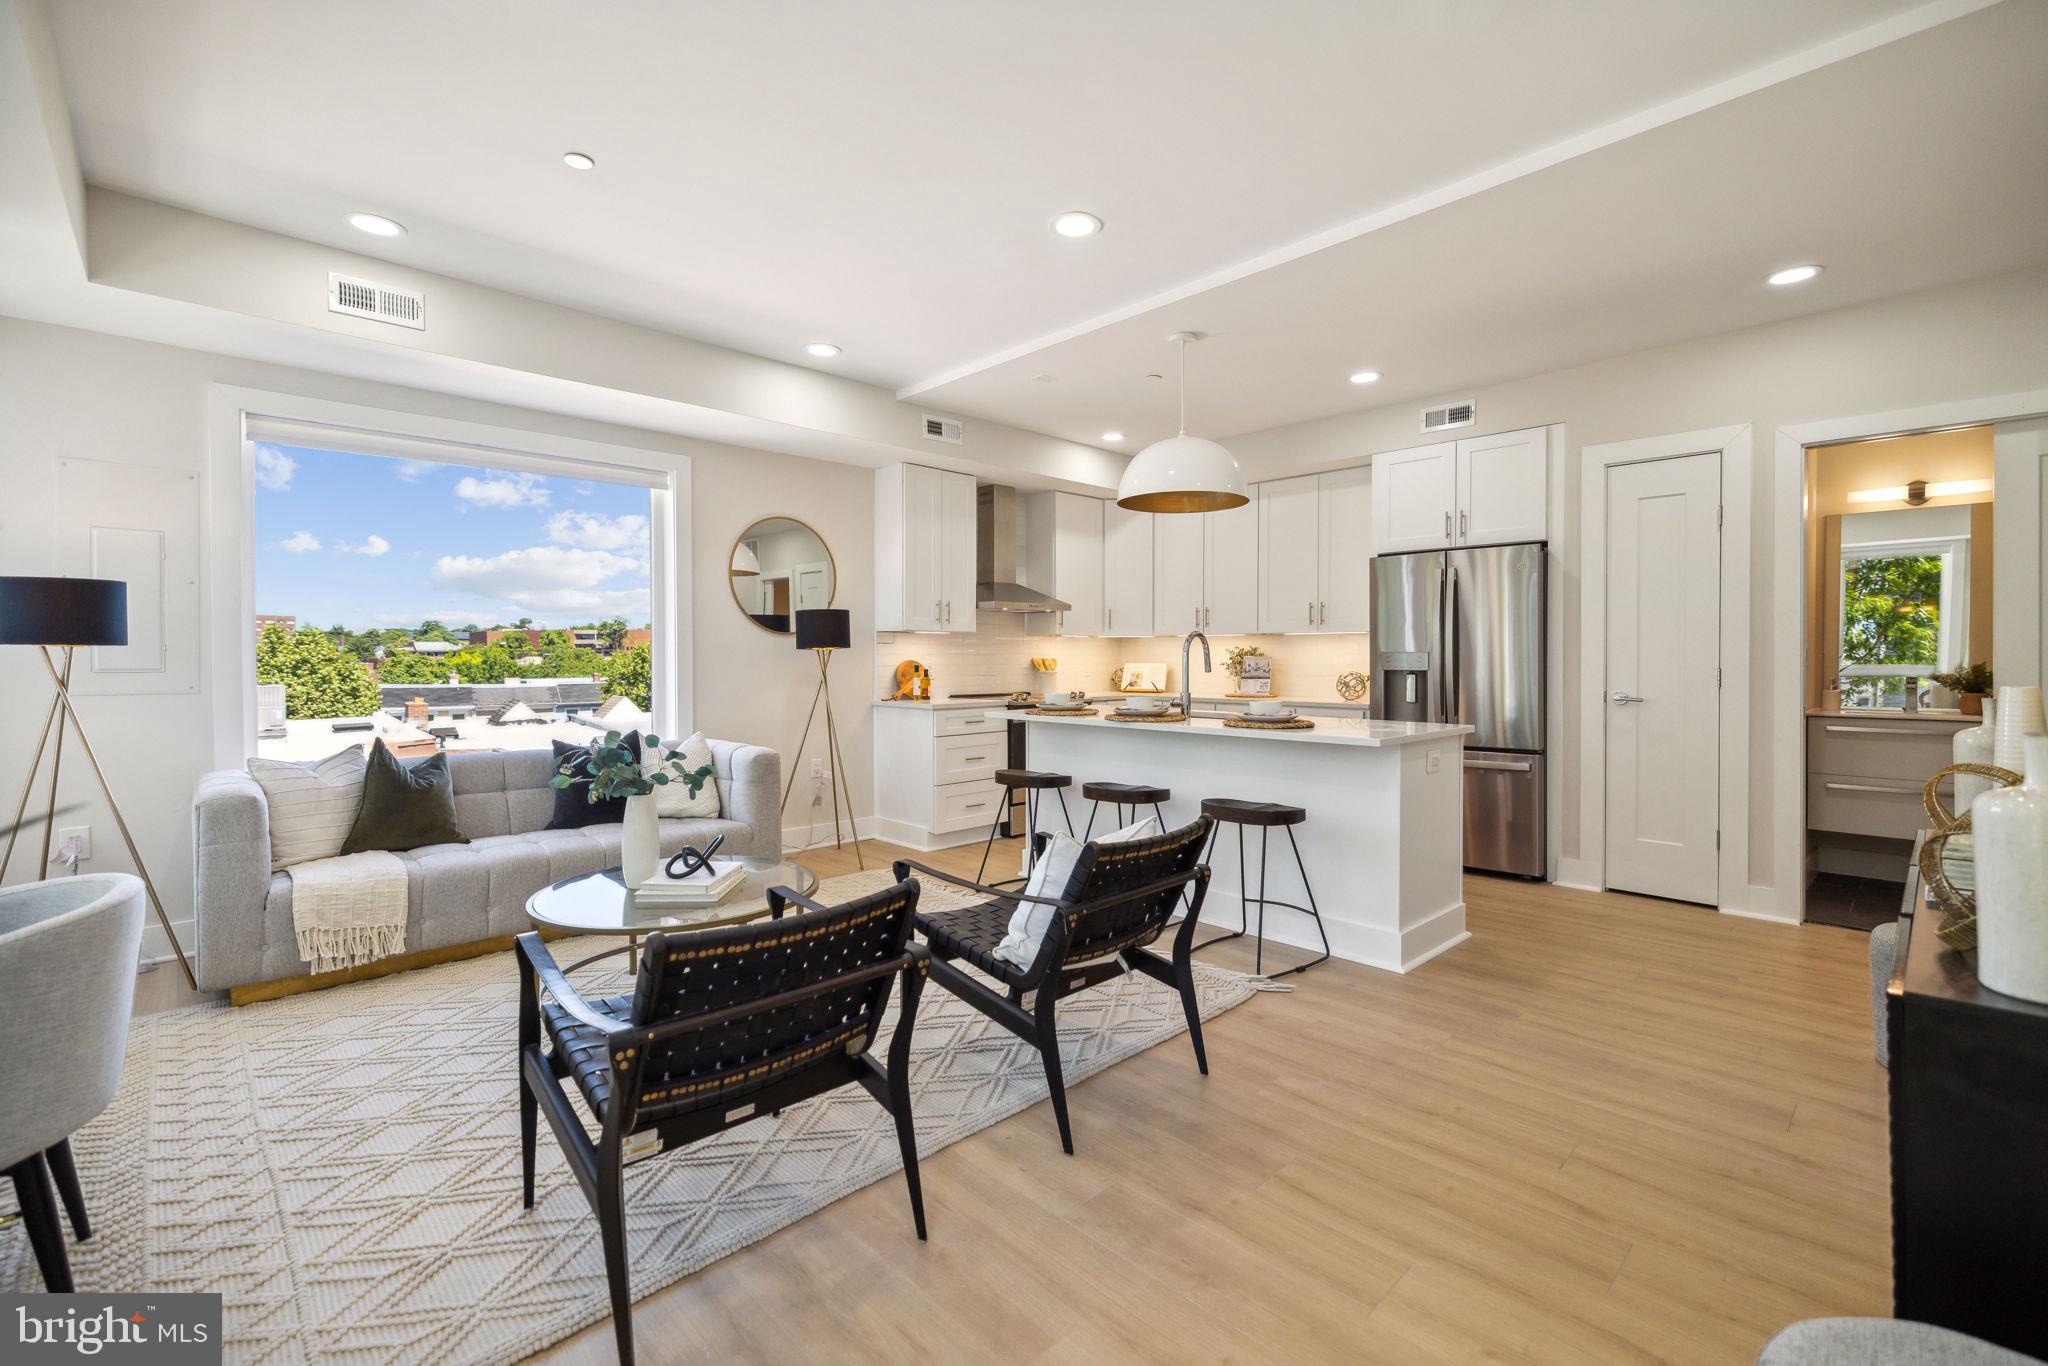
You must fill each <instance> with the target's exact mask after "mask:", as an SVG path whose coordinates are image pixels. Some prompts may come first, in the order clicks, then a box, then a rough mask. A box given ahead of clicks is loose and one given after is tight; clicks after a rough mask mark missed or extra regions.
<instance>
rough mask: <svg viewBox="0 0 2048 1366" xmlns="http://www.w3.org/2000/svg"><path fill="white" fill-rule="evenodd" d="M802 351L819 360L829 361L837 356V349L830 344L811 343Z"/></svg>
mask: <svg viewBox="0 0 2048 1366" xmlns="http://www.w3.org/2000/svg"><path fill="white" fill-rule="evenodd" d="M804 350H806V351H808V352H810V353H811V354H812V355H814V356H816V357H817V358H818V359H819V360H831V359H832V358H833V357H834V356H836V355H838V354H839V348H838V347H836V346H834V345H833V344H832V343H831V342H812V343H811V344H810V345H809V346H806V347H805V348H804Z"/></svg>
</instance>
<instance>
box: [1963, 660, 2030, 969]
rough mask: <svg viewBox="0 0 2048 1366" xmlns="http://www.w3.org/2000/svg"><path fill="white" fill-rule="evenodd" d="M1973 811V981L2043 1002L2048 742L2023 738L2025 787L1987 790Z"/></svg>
mask: <svg viewBox="0 0 2048 1366" xmlns="http://www.w3.org/2000/svg"><path fill="white" fill-rule="evenodd" d="M2004 707H2005V704H2004V699H2003V698H2001V699H2000V702H1999V710H2000V711H2003V710H2004ZM1972 811H1973V814H1974V820H1975V824H1976V841H1975V844H1976V859H1977V980H1979V981H1980V982H1982V983H1983V984H1984V985H1985V986H1987V987H1990V988H1991V989H1992V990H1993V991H2002V992H2004V993H2005V994H2006V995H2008V996H2017V997H2019V998H2020V999H2021V1000H2024V1001H2038V1002H2040V1003H2042V1004H2044V1005H2048V737H2042V736H2038V735H2037V736H2031V737H2029V738H2028V740H2027V780H2026V782H2025V783H2023V784H2021V785H2020V786H2018V787H2001V788H1997V789H1994V790H1993V791H1990V792H1986V793H1985V794H1984V795H1983V796H1981V797H1979V798H1978V799H1977V804H1976V806H1975V807H1973V808H1972Z"/></svg>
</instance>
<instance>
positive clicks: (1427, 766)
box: [1422, 749, 1444, 773]
mask: <svg viewBox="0 0 2048 1366" xmlns="http://www.w3.org/2000/svg"><path fill="white" fill-rule="evenodd" d="M1443 767H1444V756H1443V751H1442V750H1435V749H1433V750H1431V751H1430V752H1429V753H1428V754H1427V755H1425V756H1424V761H1423V765H1422V771H1423V772H1424V773H1441V772H1442V771H1443Z"/></svg>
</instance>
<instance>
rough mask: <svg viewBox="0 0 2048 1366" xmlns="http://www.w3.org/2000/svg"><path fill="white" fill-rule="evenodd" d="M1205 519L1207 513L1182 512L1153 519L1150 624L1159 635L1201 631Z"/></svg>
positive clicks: (1206, 550)
mask: <svg viewBox="0 0 2048 1366" xmlns="http://www.w3.org/2000/svg"><path fill="white" fill-rule="evenodd" d="M1208 520H1209V519H1208V517H1207V515H1206V514H1203V513H1185V512H1183V513H1172V514H1166V515H1160V516H1155V517H1154V518H1153V519H1152V624H1153V627H1154V629H1156V630H1157V631H1158V632H1159V634H1161V635H1175V636H1177V635H1185V634H1186V633H1187V632H1189V631H1197V630H1200V629H1201V626H1202V608H1203V606H1204V605H1205V600H1206V597H1207V580H1208V571H1207V567H1206V566H1207V562H1208V558H1209V556H1208V540H1209V536H1208Z"/></svg>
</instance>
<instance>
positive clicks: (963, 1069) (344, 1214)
mask: <svg viewBox="0 0 2048 1366" xmlns="http://www.w3.org/2000/svg"><path fill="white" fill-rule="evenodd" d="M887 877H888V875H887V874H886V873H884V872H880V871H877V872H871V873H862V874H855V875H853V876H850V877H843V878H835V879H832V880H831V881H829V882H827V883H825V885H824V887H823V889H822V892H821V895H822V898H823V899H824V900H827V901H834V902H836V901H843V900H846V899H849V898H851V897H854V896H857V895H860V894H861V893H863V892H866V891H871V890H874V889H876V888H878V887H880V886H882V885H884V883H885V882H886V881H887ZM925 896H926V902H925V904H926V905H927V906H933V907H937V908H939V909H944V908H946V907H948V906H950V905H957V904H961V900H960V899H959V895H958V893H956V892H950V891H948V890H946V889H943V888H941V887H940V886H938V885H936V884H931V883H927V884H926V891H925ZM602 946H604V945H603V943H602V941H598V940H588V939H586V940H575V941H567V942H566V947H567V948H568V949H569V950H571V952H568V953H564V948H565V944H564V943H557V944H556V945H555V950H556V954H557V957H558V958H559V959H561V960H562V961H565V962H566V961H569V960H570V959H573V958H579V957H582V956H583V955H584V954H585V953H586V952H594V951H595V950H596V949H597V948H599V947H602ZM610 962H611V963H616V964H618V965H619V967H618V969H616V970H615V969H613V968H612V967H611V966H610V964H609V963H608V964H606V965H599V966H593V967H592V968H590V969H586V970H585V971H584V972H582V973H579V974H578V977H579V978H580V979H581V980H580V982H579V985H582V986H587V987H597V986H602V987H603V989H604V990H607V991H615V990H620V989H623V988H619V987H612V986H610V985H608V984H606V983H604V981H603V978H604V977H605V976H606V975H607V974H610V975H611V976H613V977H614V978H617V977H619V976H620V974H621V973H622V972H623V958H619V959H614V960H610ZM1196 971H1197V974H1198V976H1197V983H1198V987H1199V990H1200V997H1201V1006H1202V1016H1203V1018H1204V1019H1207V1018H1210V1017H1211V1016H1214V1015H1216V1014H1219V1013H1221V1012H1222V1011H1225V1010H1228V1009H1230V1008H1231V1007H1232V1006H1235V1005H1238V1004H1240V1003H1241V1002H1243V1001H1244V1000H1245V999H1246V998H1247V997H1248V996H1250V995H1251V994H1252V991H1253V988H1252V986H1251V984H1250V981H1249V979H1247V978H1246V977H1244V976H1243V975H1242V974H1239V973H1234V972H1230V971H1228V970H1225V969H1222V968H1216V967H1210V966H1207V965H1203V964H1199V963H1198V964H1197V966H1196ZM517 1002H518V984H517V981H516V978H515V976H514V973H513V970H512V965H511V960H510V955H494V956H491V957H488V958H478V959H472V960H469V961H467V962H463V963H453V964H449V965H447V966H444V967H436V968H425V969H421V970H419V971H415V972H409V973H401V974H398V975H395V976H392V977H386V978H382V979H379V980H377V981H373V982H363V983H359V984H356V985H353V986H346V987H338V988H335V989H333V990H331V991H324V992H318V993H314V994H311V995H305V996H295V997H292V998H290V999H288V1000H283V1001H273V1002H268V1003H264V1004H259V1005H252V1006H244V1007H242V1008H240V1009H234V1008H231V1007H228V1006H225V1005H207V1006H194V1007H191V1008H189V1009H184V1010H177V1011H170V1012H166V1013H164V1014H159V1015H151V1016H145V1017H139V1018H138V1019H137V1020H136V1021H135V1025H134V1029H133V1032H132V1034H131V1042H130V1046H129V1052H128V1058H127V1062H126V1066H125V1071H124V1073H123V1076H122V1080H121V1089H120V1093H119V1095H118V1096H117V1097H116V1099H115V1101H114V1104H113V1105H112V1106H111V1107H110V1108H109V1109H108V1110H107V1112H106V1113H105V1114H103V1115H102V1116H100V1117H99V1118H98V1119H97V1120H95V1121H93V1123H91V1124H90V1125H88V1126H86V1128H85V1129H83V1130H81V1131H80V1132H79V1133H78V1135H77V1136H76V1137H75V1138H74V1139H73V1140H72V1147H73V1151H74V1152H75V1153H76V1155H77V1159H78V1167H79V1172H80V1175H81V1177H82V1178H83V1180H84V1182H85V1193H86V1200H87V1202H88V1206H89V1208H90V1210H91V1212H92V1220H93V1226H94V1229H95V1234H94V1237H93V1238H92V1240H91V1241H90V1242H87V1243H82V1244H81V1243H73V1244H71V1257H72V1268H73V1273H74V1278H75V1279H76V1281H77V1283H78V1285H79V1286H80V1288H81V1289H87V1290H127V1289H140V1288H144V1287H148V1288H150V1289H155V1290H164V1291H176V1290H217V1291H220V1292H222V1293H223V1294H224V1296H225V1307H226V1324H225V1335H226V1339H227V1342H226V1346H227V1359H228V1360H230V1361H236V1362H265V1363H271V1362H278V1363H283V1362H301V1361H314V1362H318V1361H340V1360H347V1361H352V1362H371V1361H376V1362H385V1361H390V1362H427V1361H431V1362H444V1361H448V1362H453V1361H461V1362H507V1361H516V1360H518V1359H519V1358H521V1357H523V1356H525V1355H527V1354H529V1353H531V1352H535V1351H538V1350H539V1349H541V1348H543V1347H546V1346H548V1345H549V1344H551V1343H554V1342H558V1341H560V1340H561V1339H563V1338H565V1337H567V1336H569V1335H570V1334H571V1333H574V1332H576V1331H577V1330H578V1329H581V1328H583V1327H584V1326H585V1325H587V1324H591V1323H595V1322H598V1321H600V1320H602V1319H604V1318H605V1317H606V1316H607V1313H608V1309H607V1300H606V1295H605V1278H604V1260H603V1255H602V1251H601V1249H600V1247H599V1245H598V1233H597V1220H596V1218H595V1217H594V1216H593V1215H592V1214H591V1212H590V1208H589V1206H588V1205H587V1204H586V1203H585V1201H584V1199H583V1195H582V1193H581V1192H580V1191H579V1190H577V1188H576V1183H575V1180H574V1178H573V1177H571V1176H570V1175H569V1172H568V1169H567V1167H566V1166H565V1165H564V1163H563V1161H562V1157H561V1153H560V1150H559V1149H558V1148H556V1146H555V1145H554V1143H553V1141H552V1139H551V1138H550V1136H549V1135H548V1133H547V1127H546V1125H545V1123H543V1125H542V1126H541V1141H540V1150H539V1151H540V1157H539V1185H538V1191H537V1196H538V1203H537V1205H536V1207H535V1208H534V1209H532V1210H525V1209H522V1208H521V1206H520V1202H519V1139H518V1117H517V1109H516V1099H517V1087H518V1081H517V1075H516V1069H515V1062H514V1057H515V1045H514V1038H515V1032H516V1028H515V1021H516V1012H517ZM1060 1024H1061V1040H1060V1042H1061V1056H1062V1058H1063V1060H1064V1063H1065V1068H1066V1076H1067V1082H1068V1085H1069V1086H1070V1087H1071V1086H1072V1085H1073V1083H1075V1082H1076V1081H1079V1080H1081V1079H1082V1078H1084V1077H1087V1076H1090V1075H1092V1074H1094V1073H1096V1072H1099V1071H1101V1070H1102V1069H1103V1068H1105V1067H1108V1066H1110V1065H1111V1064H1113V1063H1117V1062H1121V1061H1122V1060H1124V1059H1126V1058H1129V1057H1131V1056H1133V1055H1134V1054H1136V1053H1139V1052H1141V1051H1143V1050H1144V1049H1147V1048H1150V1047H1152V1046H1153V1045H1154V1044H1158V1043H1161V1042H1164V1041H1167V1040H1169V1039H1174V1038H1176V1037H1178V1036H1180V1035H1182V1034H1184V1033H1185V1032H1186V1029H1187V1025H1186V1021H1185V1019H1184V1018H1183V1016H1182V1014H1181V1008H1180V1002H1179V999H1178V998H1177V997H1176V996H1175V995H1174V994H1173V993H1172V992H1171V991H1169V990H1167V989H1166V988H1164V987H1162V986H1160V985H1158V984H1157V983H1154V982H1152V981H1150V980H1149V979H1147V978H1142V977H1136V976H1133V975H1126V976H1124V977H1122V978H1119V979H1118V980H1117V981H1115V982H1113V983H1110V984H1107V985H1105V986H1101V987H1097V988H1095V989H1094V990H1092V991H1086V992H1082V993H1080V994H1079V995H1077V996H1074V997H1071V998H1070V999H1068V1000H1067V1001H1066V1002H1064V1003H1062V1006H1061V1010H1060ZM894 1027H895V1022H894V1019H893V1011H892V1018H891V1019H890V1020H888V1021H886V1022H885V1023H884V1024H883V1027H882V1030H883V1032H882V1036H881V1043H882V1045H886V1043H887V1040H888V1036H889V1031H890V1030H892V1029H893V1028H894ZM1180 1046H1181V1047H1182V1048H1185V1047H1186V1044H1185V1043H1182V1044H1180ZM912 1058H913V1061H912V1066H913V1068H914V1075H913V1080H912V1087H913V1095H914V1098H915V1103H916V1108H917V1133H918V1151H919V1152H920V1153H922V1154H930V1153H934V1152H936V1151H938V1150H939V1149H941V1148H943V1147H945V1146H947V1145H948V1144H950V1143H954V1142H957V1141H959V1140H960V1139H962V1138H965V1137H967V1136H968V1135H969V1134H972V1133H975V1132H976V1131H978V1130H980V1129H983V1128H986V1127H987V1126H989V1125H991V1124H994V1123H995V1122H997V1121H998V1120H1001V1119H1004V1118H1007V1117H1008V1116H1010V1115H1013V1114H1016V1113H1017V1112H1018V1111H1020V1110H1023V1109H1025V1108H1026V1107H1028V1106H1030V1105H1033V1104H1036V1103H1037V1102H1038V1101H1040V1100H1043V1099H1044V1098H1045V1094H1046V1088H1045V1075H1044V1073H1043V1071H1042V1070H1041V1069H1040V1067H1039V1063H1038V1059H1037V1056H1036V1054H1035V1053H1033V1052H1032V1051H1031V1050H1030V1048H1028V1047H1027V1046H1026V1045H1025V1044H1024V1043H1022V1042H1021V1041H1019V1040H1017V1039H1015V1038H1013V1037H1011V1036H1010V1035H1009V1034H1007V1033H1004V1032H1002V1031H1001V1030H999V1029H997V1028H996V1026H995V1025H994V1024H993V1023H991V1022H990V1021H988V1020H987V1019H985V1018H984V1017H983V1016H981V1015H980V1014H979V1013H977V1012H975V1011H974V1010H972V1009H970V1008H968V1007H967V1006H964V1005H962V1004H961V1003H960V1002H959V1001H957V1000H955V999H954V998H953V997H952V996H951V995H949V994H948V993H946V992H945V991H942V990H940V989H938V988H937V987H936V986H930V985H928V986H927V988H926V990H925V992H924V995H923V997H922V998H921V1000H920V1002H919V1012H918V1022H917V1033H916V1043H915V1048H914V1051H913V1055H912ZM1189 1075H1190V1076H1192V1075H1194V1073H1193V1071H1192V1067H1191V1068H1190V1072H1189ZM1080 1103H1081V1104H1082V1105H1083V1106H1084V1107H1085V1105H1086V1101H1085V1100H1083V1101H1081V1102H1080ZM579 1105H580V1101H579ZM1045 1125H1046V1135H1045V1136H1046V1141H1047V1142H1055V1141H1057V1139H1056V1136H1055V1134H1054V1131H1053V1127H1052V1121H1051V1119H1050V1118H1047V1119H1046V1121H1045ZM901 1165H902V1164H901V1162H900V1160H899V1159H898V1157H897V1152H896V1138H895V1129H894V1126H893V1123H892V1122H891V1121H890V1119H889V1117H888V1114H887V1113H886V1112H885V1111H884V1110H883V1109H882V1108H881V1107H880V1106H878V1105H876V1104H875V1103H874V1102H873V1101H872V1100H870V1099H869V1098H868V1096H867V1094H866V1093H865V1092H863V1091H861V1090H860V1089H859V1088H858V1087H847V1088H843V1089H842V1090H840V1091H838V1092H835V1093H833V1094H831V1095H826V1096H821V1097H818V1098H817V1099H815V1100H812V1101H808V1102H806V1103H804V1104H803V1105H800V1106H796V1107H793V1108H791V1109H789V1110H786V1111H784V1112H783V1113H782V1114H781V1115H780V1116H776V1117H773V1118H764V1119H762V1120H760V1121H757V1122H755V1123H752V1124H744V1125H741V1126H740V1127H738V1128H736V1129H732V1130H729V1131H728V1132H726V1133H724V1134H722V1135H720V1136H719V1137H718V1138H715V1139H712V1140H709V1141H706V1142H704V1143H700V1144H698V1145H696V1146H694V1147H691V1148H686V1149H682V1150H679V1151H677V1152H672V1153H669V1154H667V1155H666V1156H663V1157H660V1158H655V1159H652V1160H649V1161H646V1162H642V1163H639V1164H638V1165H636V1166H634V1167H633V1168H632V1169H631V1174H630V1175H629V1176H628V1178H627V1190H626V1217H627V1223H628V1238H629V1240H630V1249H631V1259H632V1267H633V1292H634V1295H635V1296H636V1297H644V1296H646V1295H648V1294H651V1293H652V1292H654V1291H655V1290H657V1289H659V1288H660V1287H662V1286H664V1285H667V1284H669V1283H670V1282H673V1281H675V1280H678V1279H680V1278H681V1277H683V1276H687V1275H688V1274H690V1273H691V1272H693V1271H695V1270H697V1269H698V1268H700V1267H702V1266H705V1265H706V1264H708V1263H710V1262H713V1261H715V1260H717V1259H718V1258H720V1257H723V1256H725V1255H727V1254H728V1253H731V1252H735V1251H737V1250H738V1249H740V1248H743V1247H745V1246H747V1245H748V1244H750V1243H753V1242H757V1241H759V1240H760V1239H762V1238H765V1237H767V1236H768V1235H769V1234H771V1233H773V1232H775V1231H776V1230H777V1229H780V1228H784V1227H786V1226H788V1225H789V1224H792V1223H795V1222H796V1221H797V1220H799V1219H802V1218H803V1217H804V1216H806V1215H808V1214H812V1213H814V1212H816V1211H817V1210H819V1209H822V1208H823V1207H824V1206H826V1205H828V1204H830V1203H832V1202H833V1201H834V1200H837V1199H839V1198H841V1197H842V1196H845V1195H849V1194H851V1193H852V1192H854V1191H856V1190H859V1189H860V1188H861V1187H863V1186H867V1185H870V1184H872V1183H873V1182H875V1181H879V1180H882V1179H884V1178H895V1179H898V1180H900V1179H901V1178H900V1176H898V1175H897V1174H898V1173H899V1171H900V1169H901ZM926 1181H927V1185H928V1186H929V1181H930V1178H929V1177H927V1178H926ZM10 1194H11V1192H10ZM903 1236H904V1237H906V1238H909V1237H912V1236H914V1235H913V1233H912V1232H911V1228H910V1215H909V1210H908V1204H907V1202H906V1205H905V1210H904V1217H903ZM933 1236H934V1237H935V1238H944V1237H945V1236H946V1234H945V1231H944V1230H943V1229H934V1230H933ZM0 1286H7V1287H9V1288H12V1289H23V1290H31V1289H35V1290H39V1289H41V1288H42V1286H41V1281H40V1278H39V1277H38V1276H37V1274H36V1272H35V1269H34V1260H33V1258H32V1257H31V1256H30V1254H29V1251H28V1239H27V1237H26V1235H25V1234H24V1233H23V1232H22V1231H21V1228H20V1226H19V1225H18V1224H17V1225H15V1226H13V1227H11V1228H7V1229H4V1230H0Z"/></svg>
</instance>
